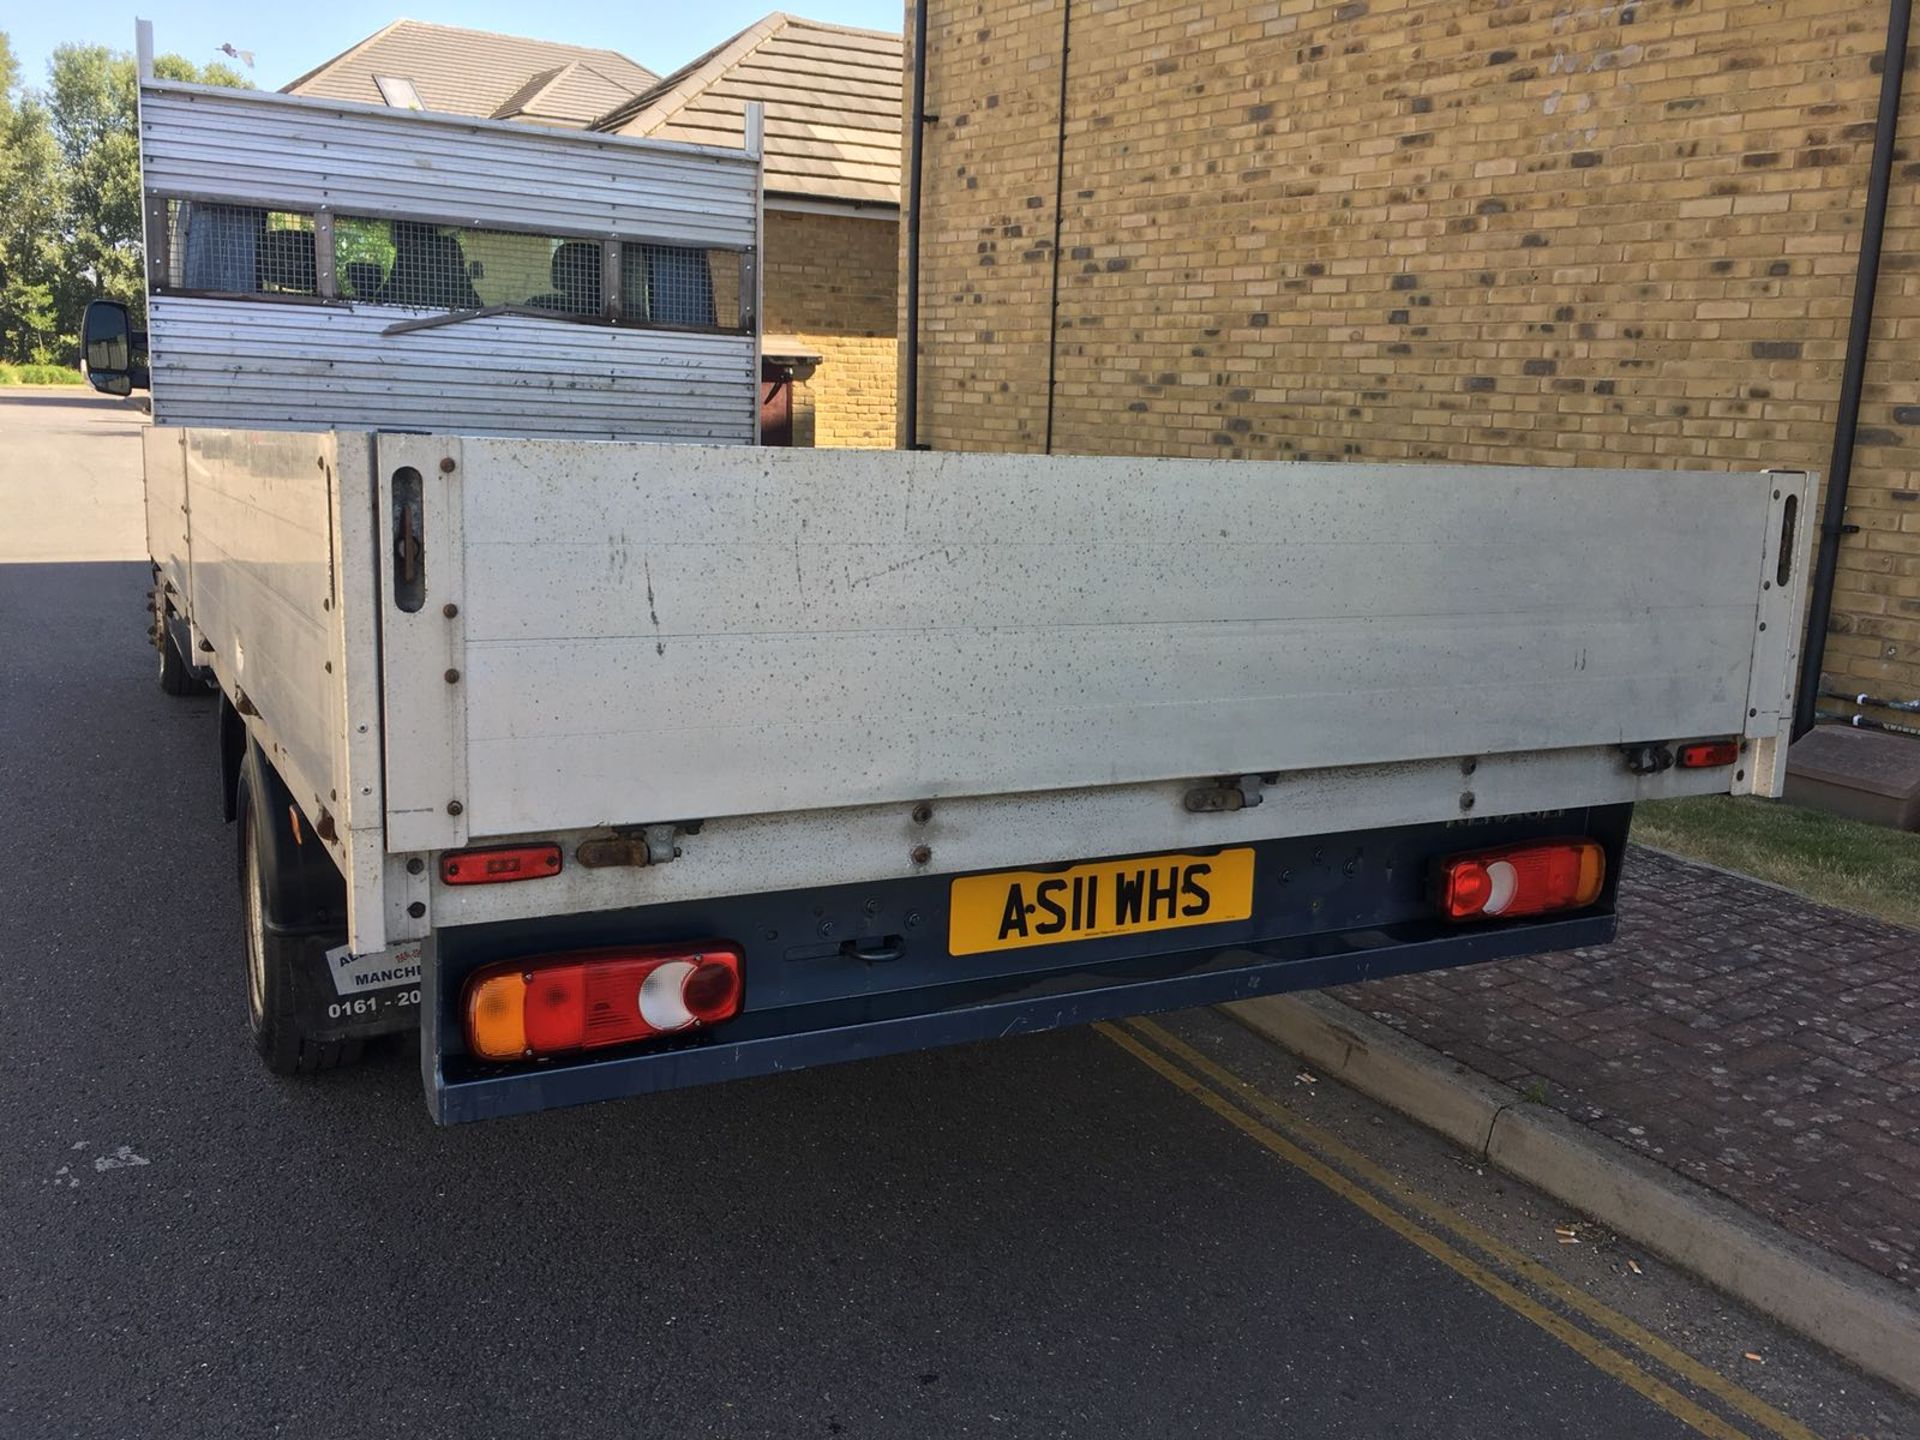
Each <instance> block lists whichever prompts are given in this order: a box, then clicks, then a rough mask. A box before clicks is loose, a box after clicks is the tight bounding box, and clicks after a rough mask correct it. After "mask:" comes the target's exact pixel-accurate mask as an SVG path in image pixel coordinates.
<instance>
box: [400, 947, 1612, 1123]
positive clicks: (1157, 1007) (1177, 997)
mask: <svg viewBox="0 0 1920 1440" xmlns="http://www.w3.org/2000/svg"><path fill="white" fill-rule="evenodd" d="M1614 923H1615V922H1614V917H1613V915H1612V914H1610V913H1609V914H1587V915H1581V916H1579V917H1577V918H1575V919H1571V920H1558V921H1547V922H1542V923H1539V924H1531V925H1513V926H1507V927H1503V928H1500V929H1497V930H1483V931H1477V932H1469V933H1458V932H1457V933H1454V934H1450V935H1446V936H1438V937H1430V938H1425V939H1410V940H1405V941H1393V940H1387V941H1386V943H1382V944H1374V945H1371V946H1368V947H1367V948H1364V949H1354V948H1350V946H1347V945H1340V946H1337V947H1336V948H1334V949H1332V950H1330V951H1329V952H1327V953H1319V954H1288V953H1285V952H1286V951H1287V950H1288V949H1289V948H1290V945H1289V944H1286V943H1273V944H1262V945H1257V946H1249V947H1241V948H1236V949H1232V950H1220V951H1203V952H1186V953H1182V954H1175V955H1169V956H1166V957H1163V958H1164V959H1165V960H1166V961H1168V962H1170V963H1173V964H1178V965H1186V966H1188V967H1190V968H1189V969H1188V971H1187V973H1183V974H1177V975H1167V976H1163V977H1161V978H1158V979H1143V980H1122V981H1118V982H1113V983H1107V984H1094V985H1088V986H1084V987H1082V988H1075V989H1071V990H1065V991H1062V990H1057V989H1056V990H1053V991H1052V992H1051V993H1041V994H1033V995H1027V996H1022V997H1020V998H1018V999H1011V1000H999V1001H992V1002H988V1003H985V1004H978V1005H966V1006H961V1007H957V1008H954V1009H949V1010H939V1011H933V1012H930V1013H925V1014H918V1015H905V1016H899V1017H895V1018H890V1019H882V1020H868V1021H862V1022H857V1023H853V1024H848V1025H840V1026H832V1027H828V1028H824V1029H816V1030H807V1031H802V1032H799V1033H793V1034H784V1035H767V1036H761V1037H758V1038H755V1039H750V1040H738V1041H724V1040H719V1039H717V1038H716V1039H715V1040H714V1041H713V1042H712V1043H708V1044H703V1045H696V1046H690V1047H688V1048H686V1049H677V1050H667V1051H661V1052H656V1053H650V1054H638V1055H627V1056H622V1057H620V1058H618V1059H612V1060H595V1061H589V1062H586V1063H583V1064H575V1065H556V1066H552V1067H545V1068H540V1069H536V1070H532V1071H528V1072H522V1073H501V1074H495V1075H475V1076H471V1077H469V1078H464V1079H460V1080H457V1081H450V1080H449V1079H448V1078H447V1076H446V1070H445V1066H444V1064H443V1063H442V1060H441V1057H440V1055H439V1047H438V1045H437V1043H436V1037H434V1036H431V1035H429V1036H428V1037H426V1041H425V1043H423V1044H422V1045H421V1056H422V1061H423V1064H424V1066H425V1069H426V1074H425V1080H426V1084H427V1103H428V1107H429V1109H430V1110H431V1111H432V1113H433V1118H434V1119H435V1120H436V1121H438V1122H439V1123H440V1124H442V1125H457V1124H461V1123H464V1122H466V1121H469V1120H491V1119H499V1118H502V1117H505V1116H509V1115H524V1114H527V1113H529V1112H531V1111H536V1110H551V1109H559V1108H562V1107H564V1106H569V1105H586V1104H590V1103H591V1102H593V1101H596V1100H616V1099H620V1098H622V1097H624V1096H630V1095H642V1094H646V1093H649V1092H651V1091H655V1090H673V1089H678V1088H681V1087H684V1086H689V1085H705V1084H710V1083H712V1082H714V1081H718V1080H738V1079H744V1078H746V1077H747V1076H750V1075H768V1074H773V1073H775V1072H778V1071H782V1070H800V1069H805V1068H808V1067H810V1066H814V1065H828V1064H834V1063H837V1062H839V1061H842V1060H865V1059H871V1058H874V1057H877V1056H881V1055H898V1054H902V1053H904V1052H906V1051H910V1050H927V1049H932V1048H934V1047H936V1046H940V1045H958V1044H964V1043H965V1042H967V1041H971V1040H990V1039H997V1038H1002V1037H1005V1036H1008V1035H1021V1034H1029V1033H1037V1032H1039V1031H1044V1030H1057V1029H1061V1028H1063V1027H1065V1026H1069V1025H1085V1024H1089V1023H1091V1022H1093V1021H1095V1020H1111V1019H1117V1018H1119V1017H1121V1016H1126V1015H1144V1014H1150V1013H1153V1012H1156V1011H1162V1010H1183V1009H1187V1008H1188V1007H1190V1006H1194V1005H1215V1004H1220V1003H1223V1002H1226V1001H1230V1000H1250V999H1252V998H1254V997H1255V996H1257V995H1273V994H1278V993H1281V992H1284V991H1288V990H1316V989H1321V988H1323V987H1325V986H1329V985H1344V984H1349V983H1352V982H1355V981H1360V980H1374V979H1380V978H1382V977H1385V976H1389V975H1406V974H1409V973H1412V972H1414V971H1418V970H1437V969H1441V968H1443V967H1446V966H1452V965H1471V964H1475V963H1477V962H1479V961H1483V960H1498V959H1502V958H1506V957H1509V956H1516V955H1529V954H1534V953H1537V952H1540V951H1543V950H1566V949H1573V948H1575V947H1578V946H1582V945H1599V944H1603V943H1604V942H1606V941H1608V940H1611V939H1612V938H1613V933H1614ZM1293 943H1297V942H1293ZM429 969H430V970H431V967H429ZM429 983H430V984H431V983H433V981H432V979H431V975H430V978H429ZM1035 988H1036V989H1043V988H1045V987H1044V986H1042V985H1041V984H1040V983H1039V982H1036V987H1035Z"/></svg>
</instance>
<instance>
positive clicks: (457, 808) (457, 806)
mask: <svg viewBox="0 0 1920 1440" xmlns="http://www.w3.org/2000/svg"><path fill="white" fill-rule="evenodd" d="M466 808H467V807H466V806H464V805H462V804H461V803H460V802H459V801H458V800H449V801H447V814H449V815H458V814H459V813H460V812H461V811H462V810H465V809H466Z"/></svg>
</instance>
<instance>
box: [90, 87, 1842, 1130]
mask: <svg viewBox="0 0 1920 1440" xmlns="http://www.w3.org/2000/svg"><path fill="white" fill-rule="evenodd" d="M142 111H143V115H142V141H143V160H144V164H145V175H144V183H145V186H146V197H147V206H148V215H149V225H150V228H149V258H150V275H149V278H150V289H151V298H150V301H149V309H150V332H151V347H150V348H151V355H150V366H151V374H152V386H153V405H154V416H155V420H156V422H157V423H156V424H155V425H154V426H153V428H152V430H151V432H150V435H149V438H148V440H147V452H146V466H147V475H146V483H147V493H148V511H149V518H150V527H151V530H150V534H151V540H152V554H153V561H154V582H155V583H154V590H153V604H154V607H155V623H154V638H155V642H156V644H157V646H158V648H159V651H160V654H161V660H162V666H161V674H162V682H163V684H164V685H165V686H166V687H167V688H168V689H169V690H173V691H190V690H193V689H196V688H199V687H202V686H210V687H212V688H213V689H214V690H216V691H217V693H218V696H219V704H218V710H219V723H218V727H217V728H218V741H219V753H220V756H221V764H222V771H223V774H224V785H225V799H226V805H227V813H228V815H229V817H230V818H232V819H233V820H235V821H236V822H237V828H238V837H239V838H238V847H237V848H238V855H239V863H238V870H239V874H240V879H241V899H242V904H243V907H244V913H245V918H246V925H245V931H246V951H245V956H244V965H241V964H238V963H236V966H235V971H236V982H237V981H238V980H239V979H240V977H241V976H243V975H244V977H245V980H246V993H247V996H248V1009H249V1013H250V1017H251V1023H252V1027H253V1033H254V1037H255V1040H256V1042H257V1044H258V1047H259V1049H260V1051H261V1053H262V1055H263V1056H264V1057H265V1058H266V1060H267V1062H268V1063H269V1064H270V1065H271V1066H273V1067H274V1068H275V1069H277V1070H282V1071H308V1070H319V1069H325V1068H327V1067H329V1066H332V1065H335V1064H338V1063H341V1062H343V1061H345V1060H348V1059H350V1058H351V1057H352V1056H353V1055H354V1054H355V1053H357V1051H358V1050H359V1048H360V1046H361V1045H362V1044H363V1042H365V1041H366V1040H367V1039H368V1038H369V1037H371V1036H376V1035H380V1034H385V1033H388V1032H392V1031H396V1030H403V1029H404V1030H415V1029H417V1030H418V1032H419V1035H420V1038H421V1063H422V1068H423V1071H424V1077H425V1082H426V1091H427V1098H428V1103H429V1106H430V1107H431V1109H432V1112H433V1114H434V1116H435V1117H436V1118H437V1119H439V1120H441V1121H444V1122H452V1121H461V1120H468V1119H475V1118H481V1117H486V1116H496V1115H503V1114H510V1113H515V1112H523V1111H529V1110H535V1109H540V1108H543V1107H549V1106H556V1105H566V1104H574V1103H579V1102H583V1101H589V1100H597V1099H603V1098H608V1097H613V1096H620V1095H631V1094H635V1093H638V1092H642V1091H649V1090H655V1089H659V1088H663V1087H669V1086H677V1085H688V1084H695V1083H700V1082H704V1081H710V1080H719V1079H724V1078H728V1077H732V1076H741V1075H750V1074H757V1073H765V1072H769V1071H775V1070H781V1069H786V1068H792V1067H798V1066H804V1065H811V1064H817V1063H824V1062H828V1061H834V1060H844V1059H850V1058H854V1057H859V1056H871V1055H879V1054H885V1053H888V1052H895V1051H901V1050H906V1049H911V1048H915V1047H920V1046H929V1045H937V1044H945V1043H949V1042H954V1041H962V1040H970V1039H976V1038H983V1037H990V1036H999V1035H1004V1034H1007V1033H1009V1032H1015V1031H1030V1030H1039V1029H1045V1028H1047V1027H1052V1026H1060V1025H1069V1024H1075V1023H1079V1022H1084V1021H1087V1020H1091V1019H1097V1018H1100V1017H1107V1016H1117V1015H1124V1014H1130V1013H1136V1012H1141V1011H1147V1010H1153V1009H1163V1008H1169V1007H1175V1006H1186V1005H1194V1004H1201V1003H1208V1002H1215V1001H1224V1000H1230V999H1237V998H1242V997H1248V996H1254V995H1259V994H1263V993H1267V992H1272V991H1279V990H1286V989H1291V988H1299V987H1307V986H1323V985H1328V984H1334V983H1338V982H1342V981H1348V980H1357V979H1362V978H1366V977H1372V976H1381V975H1388V974H1394V973H1399V972H1405V971H1410V970H1417V969H1421V968H1426V967H1434V966H1443V965H1456V964H1463V963H1468V962H1472V961H1477V960H1485V959H1489V958H1493V957H1497V956H1510V955H1516V954H1522V953H1526V952H1532V951H1539V950H1545V949H1553V948H1560V947H1566V946H1574V945H1586V944H1591V943H1594V942H1597V941H1601V940H1604V939H1606V938H1607V937H1608V936H1609V935H1610V934H1611V933H1612V930H1613V924H1614V920H1613V910H1614V898H1615V892H1616V885H1617V882H1618V879H1619V873H1620V865H1621V859H1622V855H1623V851H1624V844H1625V838H1626V833H1627V826H1628V821H1629V818H1630V816H1631V813H1632V806H1633V804H1634V803H1635V802H1636V801H1638V800H1642V799H1649V798H1656V797H1667V796H1676V795H1690V794H1705V793H1723V794H1729V793H1730V794H1774V793H1777V791H1778V789H1779V787H1780V785H1781V782H1782V771H1783V766H1784V762H1785V750H1786V738H1787V729H1788V724H1789V717H1790V712H1791V703H1790V702H1791V696H1790V693H1789V691H1790V685H1791V680H1790V677H1791V676H1792V674H1793V664H1792V661H1793V658H1794V657H1793V652H1794V649H1795V637H1796V635H1797V632H1798V621H1799V614H1800V596H1801V576H1802V572H1803V570H1804V568H1805V567H1804V565H1803V564H1802V560H1801V554H1800V552H1801V550H1802V548H1803V547H1802V546H1801V545H1800V544H1799V543H1798V542H1797V541H1796V539H1795V532H1796V528H1800V529H1802V530H1804V529H1806V528H1810V527H1796V525H1795V517H1796V514H1797V513H1800V512H1803V511H1804V507H1805V506H1806V504H1807V501H1808V495H1809V489H1810V484H1811V482H1810V480H1809V477H1807V476H1806V475H1804V474H1799V473H1764V474H1681V473H1673V472H1632V471H1600V470H1592V469H1582V470H1571V469H1554V470H1532V469H1514V468H1496V467H1484V468H1449V467H1440V466H1413V465H1409V466H1398V467H1387V466H1363V465H1313V464H1265V463H1234V462H1213V461H1191V460H1118V459H1096V458H1058V457H1040V456H1027V455H969V454H944V453H916V454H909V453H890V452H887V453H874V452H869V453H856V452H813V451H807V450H781V449H773V448H763V447H759V446H756V445H754V444H753V443H752V442H753V441H754V440H755V439H756V433H755V416H756V414H757V405H758V398H759V388H758V387H759V384H760V373H759V349H758V343H757V338H756V337H757V333H758V327H757V311H758V305H757V302H756V291H757V286H756V282H755V279H754V277H755V274H756V271H757V265H756V257H757V254H758V250H759V231H760V223H761V218H760V217H761V206H762V197H761V193H760V189H759V166H758V155H757V149H756V144H755V141H754V139H753V136H752V130H753V126H752V124H751V123H750V124H749V138H748V144H747V147H746V148H745V149H744V150H740V151H728V150H719V149H699V148H695V147H689V146H681V145H665V144H655V143H647V142H637V141H629V140H615V139H610V138H607V137H602V136H591V135H577V134H550V133H544V132H541V131H537V130H532V129H515V128H513V127H509V126H504V125H493V124H489V123H486V122H474V121H455V120H453V119H449V118H444V117H434V116H423V115H417V114H407V113H397V112H391V111H382V110H378V109H375V108H372V107H356V106H351V105H342V104H326V105H321V104H316V103H313V102H309V101H304V100H298V99H293V98H289V97H285V96H269V95H255V94H235V93H229V92H220V91H210V90H204V89H199V88H196V87H192V86H186V85H178V84H168V83H156V82H155V81H153V80H151V79H148V80H146V81H145V82H144V83H143V86H142ZM114 325H115V317H114V316H113V315H112V314H111V313H103V314H102V315H100V316H97V317H94V320H93V321H92V322H90V335H89V339H90V342H92V343H91V344H90V354H91V358H92V359H93V361H94V362H95V363H94V365H93V370H94V379H95V381H96V383H99V384H101V385H103V386H105V387H107V388H114V387H116V386H118V385H119V384H121V383H123V382H124V378H125V375H126V373H127V371H128V369H129V367H130V365H131V363H132V361H131V356H130V352H129V349H128V346H127V339H128V337H127V336H126V335H125V333H124V326H122V327H121V329H120V331H118V332H116V330H115V328H114ZM116 346H118V347H119V348H117V349H116V348H115V347H116ZM660 441H669V442H678V443H657V442H660ZM210 745H211V738H210Z"/></svg>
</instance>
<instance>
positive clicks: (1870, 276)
mask: <svg viewBox="0 0 1920 1440" xmlns="http://www.w3.org/2000/svg"><path fill="white" fill-rule="evenodd" d="M1912 18H1913V5H1912V0H1892V3H1891V5H1890V6H1889V7H1888V9H1887V48H1886V51H1885V54H1884V55H1883V57H1882V61H1881V64H1882V69H1881V71H1880V114H1879V118H1878V119H1877V121H1876V122H1875V124H1874V131H1873V163H1872V166H1871V169H1870V170H1869V172H1868V179H1867V214H1866V222H1865V224H1864V225H1863V226H1862V228H1861V232H1860V263H1859V266H1858V268H1857V270H1856V271H1855V275H1854V282H1853V320H1852V323H1851V325H1850V326H1849V328H1848V331H1847V359H1846V368H1845V369H1844V370H1843V371H1842V373H1841V379H1840V414H1839V418H1838V419H1837V420H1836V422H1835V424H1834V431H1833V459H1832V462H1831V463H1830V464H1829V465H1828V466H1827V502H1826V505H1825V507H1824V508H1823V510H1822V512H1821V517H1820V549H1819V553H1818V558H1817V559H1816V560H1815V562H1814V569H1813V593H1812V595H1811V597H1810V598H1809V600H1808V602H1807V630H1806V636H1805V638H1804V640H1803V642H1802V644H1801V647H1800V684H1799V688H1798V690H1797V692H1796V693H1795V697H1794V704H1793V738H1794V739H1796V740H1798V739H1799V738H1800V737H1801V736H1802V735H1804V734H1806V733H1807V731H1809V730H1811V729H1812V728H1813V725H1814V721H1815V720H1816V719H1817V718H1818V706H1819V699H1820V671H1821V667H1822V666H1823V665H1824V664H1825V662H1826V652H1827V625H1828V623H1829V622H1830V621H1831V620H1832V618H1833V583H1834V579H1835V576H1836V575H1837V573H1838V571H1839V568H1840V539H1841V537H1842V536H1843V535H1845V534H1846V533H1847V486H1848V483H1849V482H1850V481H1851V480H1852V478H1853V442H1854V437H1855V434H1856V432H1857V431H1858V430H1859V428H1860V391H1861V388H1862V386H1863V385H1864V384H1865V382H1866V373H1867V345H1868V341H1869V339H1870V337H1871V334H1872V330H1873V297H1874V290H1875V288H1876V287H1877V286H1878V284H1879V281H1880V242H1881V240H1882V239H1883V238H1884V236H1885V234H1886V229H1887V190H1888V187H1889V185H1890V183H1891V180H1892V176H1893V147H1894V140H1895V138H1896V134H1897V132H1898V130H1899V128H1900V84H1901V79H1902V76H1903V74H1904V72H1905V70H1906V68H1907V36H1908V31H1909V27H1910V23H1911V21H1912Z"/></svg>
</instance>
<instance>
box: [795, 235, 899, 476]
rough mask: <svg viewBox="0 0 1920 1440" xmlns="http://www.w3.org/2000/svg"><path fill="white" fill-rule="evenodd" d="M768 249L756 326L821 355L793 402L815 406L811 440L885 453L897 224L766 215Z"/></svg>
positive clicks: (889, 437) (893, 358) (891, 420)
mask: <svg viewBox="0 0 1920 1440" xmlns="http://www.w3.org/2000/svg"><path fill="white" fill-rule="evenodd" d="M766 252H767V253H766V265H765V275H764V278H763V280H762V291H761V293H762V295H763V296H764V303H765V307H766V316H765V319H764V322H763V325H762V328H763V329H764V330H765V331H766V332H767V333H768V334H777V335H796V336H798V337H800V338H801V339H802V340H804V341H805V342H806V343H807V344H808V346H809V347H810V348H812V349H813V350H815V351H817V352H818V353H819V355H820V356H821V360H820V364H819V366H818V368H816V369H815V371H814V372H813V375H812V377H811V378H810V379H808V380H807V381H806V382H804V384H802V385H798V386H796V387H795V390H796V392H800V391H804V392H805V394H804V397H803V396H802V395H801V394H798V393H796V395H795V401H796V404H798V403H799V402H800V401H801V400H802V399H803V398H804V399H805V400H806V401H808V402H809V403H811V405H812V408H813V417H814V419H813V423H814V443H815V444H816V445H822V446H835V445H849V446H882V447H886V446H891V445H892V444H893V434H894V424H895V416H894V396H895V372H896V370H897V368H898V358H897V350H898V347H897V346H896V344H895V342H894V333H895V327H896V325H897V324H898V318H897V317H898V309H897V307H898V300H899V280H898V274H899V271H898V265H899V222H898V221H896V220H895V219H894V218H893V217H892V216H891V214H889V215H888V216H887V217H886V218H884V219H873V220H869V219H865V218H857V217H854V216H840V215H800V214H794V213H791V212H788V211H781V210H769V211H768V212H767V235H766Z"/></svg>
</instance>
